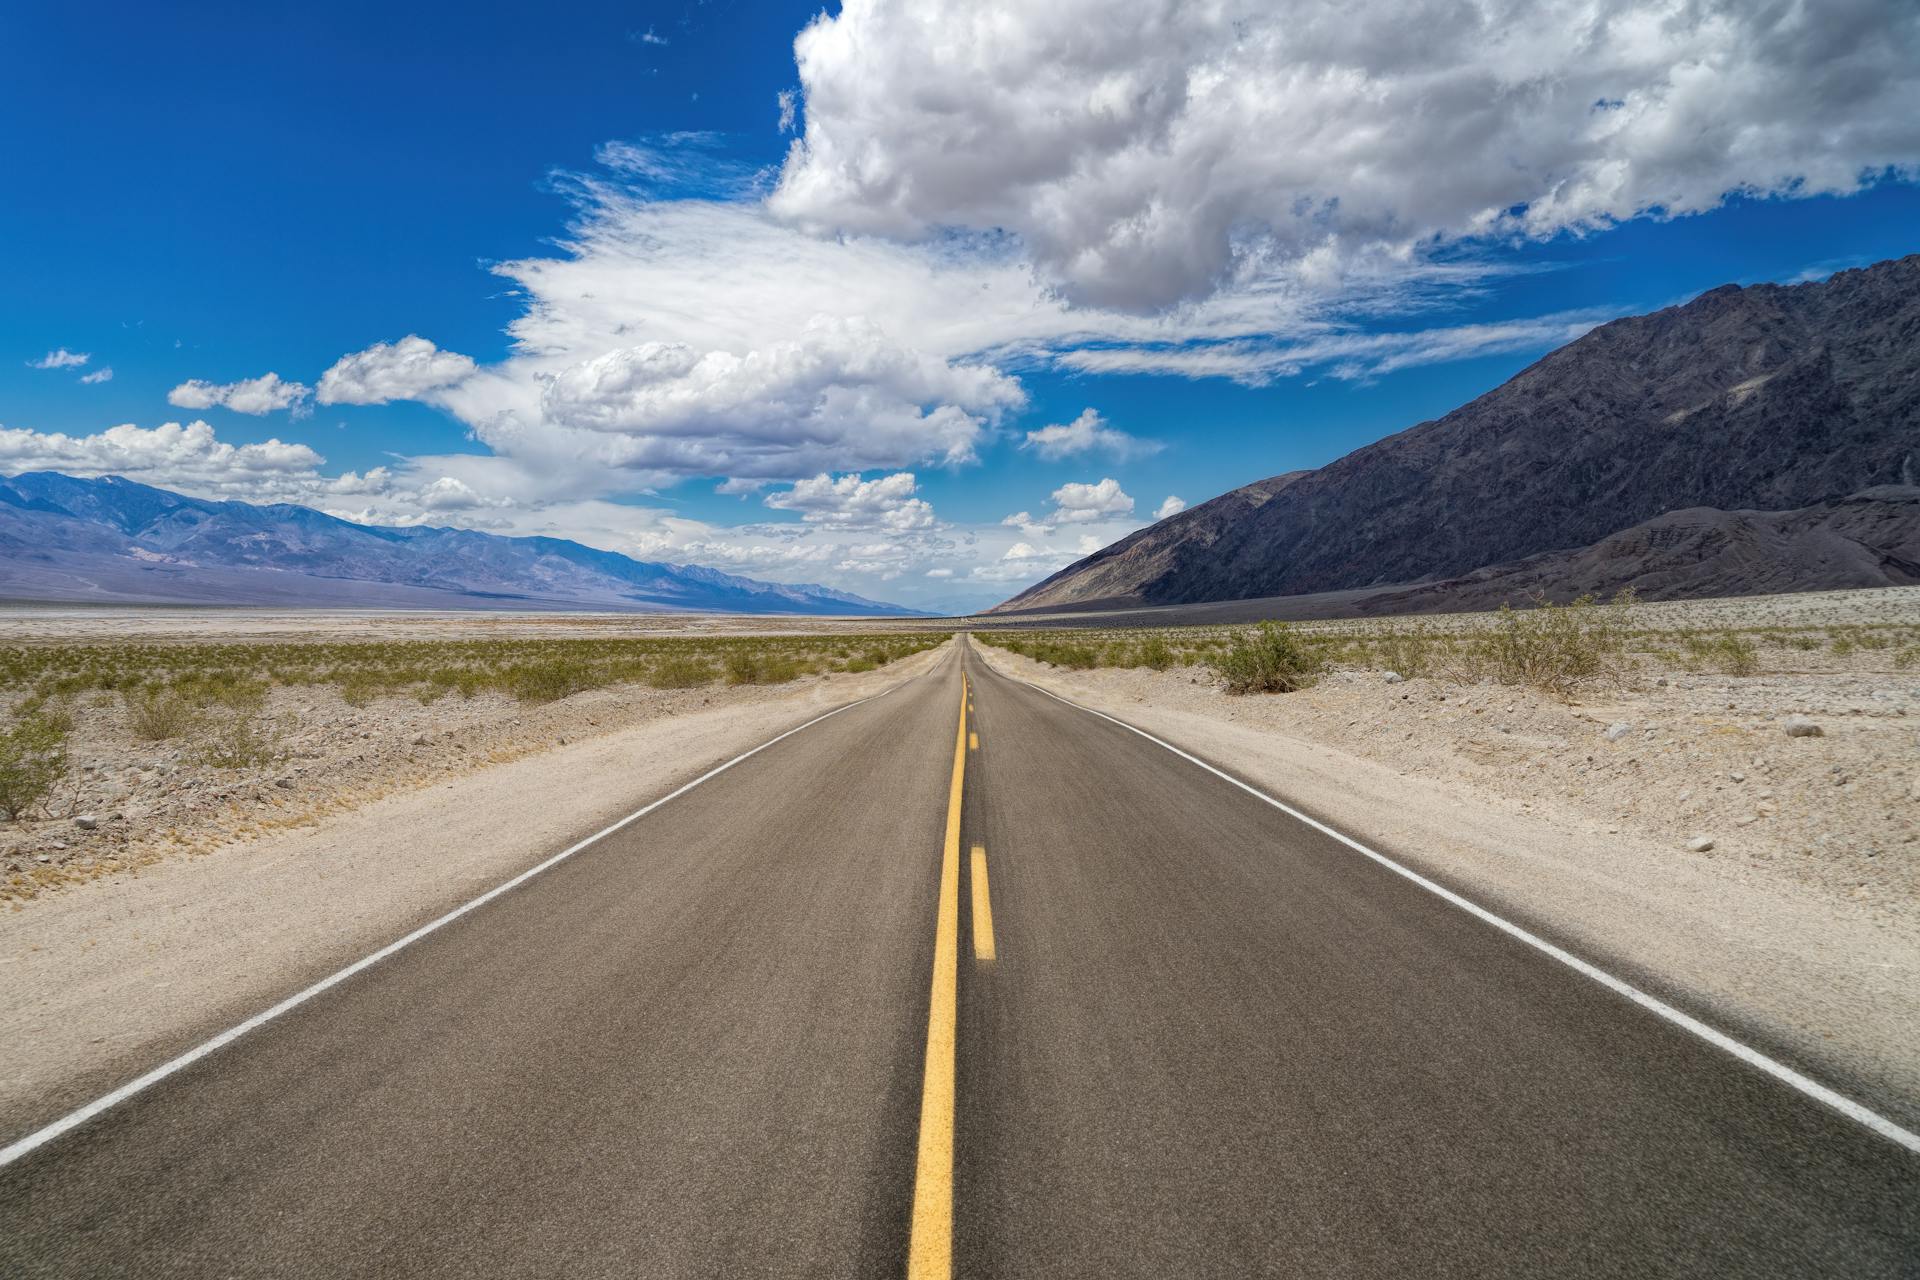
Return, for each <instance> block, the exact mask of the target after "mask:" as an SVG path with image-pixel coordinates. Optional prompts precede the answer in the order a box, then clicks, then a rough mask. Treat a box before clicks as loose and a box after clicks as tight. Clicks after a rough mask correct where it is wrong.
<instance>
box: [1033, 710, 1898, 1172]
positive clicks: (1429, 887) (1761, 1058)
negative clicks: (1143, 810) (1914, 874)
mask: <svg viewBox="0 0 1920 1280" xmlns="http://www.w3.org/2000/svg"><path fill="white" fill-rule="evenodd" d="M996 674H1000V675H1006V673H1005V672H999V673H996ZM1007 678H1008V679H1010V680H1015V681H1018V682H1019V683H1020V684H1024V685H1026V686H1027V687H1028V688H1029V689H1033V690H1036V691H1037V692H1040V693H1044V694H1046V695H1047V696H1048V697H1049V698H1052V699H1053V700H1054V701H1055V702H1061V703H1065V704H1066V705H1067V706H1069V707H1072V708H1074V709H1075V710H1076V711H1084V712H1086V713H1087V714H1088V715H1090V716H1099V717H1100V718H1101V719H1102V720H1106V721H1110V722H1111V723H1113V724H1117V725H1119V726H1120V727H1121V728H1122V729H1126V730H1128V731H1130V732H1132V733H1137V734H1139V735H1140V736H1141V737H1143V738H1145V739H1146V740H1147V741H1148V742H1151V743H1153V744H1155V745H1156V746H1161V747H1165V748H1166V749H1167V750H1168V751H1171V752H1173V754H1175V755H1177V756H1179V757H1180V758H1181V759H1182V760H1185V761H1187V762H1189V763H1190V764H1196V765H1199V766H1200V767H1201V768H1202V769H1205V770H1206V771H1207V772H1208V773H1211V774H1212V775H1214V776H1215V777H1216V778H1221V779H1224V780H1225V781H1227V782H1231V783H1232V784H1233V785H1234V786H1236V787H1238V788H1240V789H1241V790H1242V791H1244V792H1246V793H1247V794H1248V795H1250V796H1253V797H1255V798H1256V799H1259V800H1264V801H1266V802H1267V803H1268V804H1270V805H1272V806H1273V807H1274V808H1276V809H1278V810H1280V812H1282V813H1284V814H1286V815H1287V816H1288V817H1290V818H1292V819H1294V820H1295V821H1296V822H1301V823H1304V824H1306V825H1307V826H1309V827H1312V828H1313V829H1314V830H1315V831H1318V832H1320V833H1321V834H1322V835H1326V836H1330V837H1332V838H1333V839H1335V840H1338V841H1339V842H1340V843H1341V844H1344V845H1346V846H1347V847H1348V848H1349V849H1352V850H1353V851H1354V852H1356V853H1361V854H1365V855H1366V856H1367V857H1369V858H1372V859H1373V860H1374V861H1375V862H1377V863H1379V864H1380V865H1381V866H1383V867H1385V868H1387V870H1389V871H1392V872H1394V873H1395V874H1397V875H1401V876H1404V877H1406V878H1407V879H1408V880H1411V881H1412V882H1413V883H1415V884H1417V885H1419V886H1420V887H1421V888H1422V889H1425V890H1426V891H1427V892H1428V893H1431V894H1434V895H1435V896H1437V897H1440V898H1443V899H1445V900H1446V901H1447V902H1450V903H1452V904H1453V905H1454V906H1456V907H1458V908H1460V909H1461V910H1462V911H1464V912H1466V913H1467V914H1468V915H1471V916H1473V917H1475V918H1476V919H1479V920H1483V921H1485V922H1486V923H1487V924H1490V925H1492V926H1493V927H1494V928H1496V929H1498V930H1500V931H1501V932H1502V933H1505V934H1508V935H1510V936H1512V937H1514V938H1517V939H1519V940H1520V941H1521V942H1524V943H1526V944H1527V945H1528V946H1530V947H1532V948H1533V949H1534V950H1536V951H1539V952H1542V953H1544V954H1546V955H1549V956H1551V957H1553V958H1554V959H1555V960H1558V961H1559V962H1560V963H1561V964H1564V965H1566V966H1567V967H1568V968H1569V969H1572V970H1574V971H1575V972H1576V973H1579V974H1582V975H1584V976H1586V977H1588V978H1591V979H1593V980H1594V981H1595V982H1597V983H1599V984H1600V985H1601V986H1603V987H1605V988H1607V990H1609V991H1612V992H1614V993H1615V994H1616V995H1621V996H1625V997H1626V998H1627V999H1629V1000H1631V1001H1633V1002H1634V1003H1635V1004H1637V1005H1639V1006H1640V1007H1641V1008H1643V1009H1645V1010H1647V1012H1649V1013H1652V1014H1654V1015H1656V1016H1657V1017H1661V1018H1665V1019H1666V1020H1667V1021H1668V1022H1671V1023H1672V1024H1673V1025H1674V1026H1676V1027H1679V1028H1680V1029H1681V1030H1683V1031H1688V1032H1691V1033H1692V1034H1694V1035H1696V1036H1698V1037H1700V1038H1701V1039H1702V1040H1705V1041H1706V1042H1707V1043H1708V1044H1710V1045H1712V1046H1714V1047H1715V1048H1716V1049H1722V1050H1725V1051H1726V1052H1727V1053H1730V1054H1732V1055H1733V1056H1734V1057H1736V1058H1738V1059H1739V1060H1740V1061H1742V1062H1744V1063H1746V1064H1747V1065H1748V1066H1750V1067H1757V1068H1759V1069H1760V1070H1761V1071H1764V1072H1766V1073H1767V1074H1768V1075H1770V1076H1772V1077H1773V1078H1774V1079H1776V1080H1778V1081H1780V1082H1781V1083H1782V1084H1784V1085H1787V1086H1788V1087H1790V1088H1793V1089H1797V1090H1799V1091H1800V1092H1801V1093H1804V1094H1806V1095H1807V1096H1808V1097H1809V1098H1812V1099H1813V1100H1814V1101H1816V1102H1820V1103H1823V1104H1825V1105H1826V1106H1829V1107H1831V1108H1833V1109H1834V1110H1835V1111H1838V1112H1839V1113H1840V1114H1841V1115H1843V1116H1845V1117H1847V1119H1849V1120H1852V1121H1854V1122H1856V1123H1858V1124H1861V1125H1864V1126H1866V1127H1867V1128H1869V1129H1871V1130H1873V1131H1874V1132H1875V1133H1877V1134H1879V1135H1880V1136H1881V1137H1883V1138H1886V1139H1887V1140H1888V1141H1890V1142H1895V1143H1898V1144H1899V1145H1900V1146H1903V1147H1905V1148H1906V1149H1907V1150H1909V1151H1913V1152H1920V1134H1917V1133H1914V1132H1912V1131H1911V1130H1908V1129H1903V1128H1901V1127H1900V1126H1899V1125H1898V1124H1895V1123H1894V1122H1893V1121H1892V1120H1889V1119H1887V1118H1886V1117H1885V1116H1883V1115H1881V1114H1880V1113H1879V1112H1877V1111H1873V1110H1870V1109H1868V1108H1867V1107H1864V1106H1862V1105H1860V1104H1859V1103H1858V1102H1855V1101H1854V1100H1853V1099H1852V1098H1849V1097H1847V1096H1845V1095H1844V1094H1840V1093H1836V1092H1834V1091H1833V1090H1832V1089H1829V1088H1828V1087H1827V1086H1826V1085H1823V1084H1821V1083H1820V1082H1819V1081H1818V1080H1814V1079H1810V1078H1809V1077H1807V1076H1803V1075H1801V1074H1800V1073H1799V1072H1798V1071H1795V1070H1794V1069H1793V1068H1792V1067H1789V1066H1788V1065H1787V1064H1786V1063H1784V1062H1778V1061H1775V1060H1774V1059H1772V1058H1769V1057H1768V1056H1767V1055H1766V1054H1764V1053H1761V1052H1760V1051H1759V1050H1758V1049H1755V1048H1752V1047H1751V1046H1749V1045H1745V1044H1742V1043H1741V1042H1740V1041H1738V1040H1735V1039H1734V1038H1733V1037H1732V1036H1729V1035H1727V1034H1726V1033H1725V1032H1722V1031H1717V1030H1715V1029H1714V1028H1712V1027H1710V1026H1708V1025H1707V1024H1706V1023H1704V1022H1702V1021H1700V1020H1699V1019H1698V1018H1695V1017H1693V1016H1691V1015H1690V1014H1686V1013H1682V1012H1681V1011H1680V1010H1678V1009H1676V1008H1674V1007H1673V1006H1672V1005H1670V1004H1668V1003H1666V1002H1665V1001H1664V1000H1660V999H1657V998H1655V997H1653V996H1650V995H1648V994H1647V993H1646V992H1644V991H1642V990H1640V988H1638V987H1636V986H1634V985H1633V984H1632V983H1630V982H1623V981H1621V980H1620V979H1619V978H1616V977H1614V976H1613V975H1612V974H1610V973H1608V972H1607V971H1606V970H1604V969H1601V968H1597V967H1596V966H1594V965H1591V964H1589V963H1587V962H1586V961H1585V960H1582V959H1581V958H1580V957H1579V956H1576V955H1574V954H1572V953H1571V952H1568V951H1563V950H1562V949H1561V948H1559V947H1556V946H1554V945H1553V944H1552V943H1551V942H1548V941H1547V940H1546V939H1545V938H1542V937H1540V936H1538V935H1537V934H1533V933H1529V932H1528V931H1527V930H1525V929H1523V928H1521V927H1520V926H1519V925H1517V924H1515V923H1513V922H1512V921H1511V920H1508V919H1505V918H1504V917H1502V916H1497V915H1495V914H1494V913H1493V912H1491V911H1489V910H1487V909H1486V908H1485V907H1483V906H1481V905H1479V904H1478V903H1476V902H1471V901H1469V900H1468V899H1466V898H1463V897H1461V896H1460V895H1459V894H1457V893H1455V892H1454V891H1453V890H1451V889H1449V888H1447V887H1446V886H1445V885H1441V884H1437V883H1435V882H1434V881H1432V880H1429V879H1427V877H1425V876H1423V875H1421V874H1420V873H1419V872H1417V871H1414V870H1413V869H1411V868H1409V867H1405V866H1402V865H1401V864H1400V863H1398V862H1395V861H1394V860H1393V859H1392V858H1389V857H1387V856H1386V855H1385V854H1383V853H1380V852H1378V851H1376V850H1373V849H1370V848H1368V847H1367V846H1366V845H1364V844H1361V843H1360V842H1359V841H1358V840H1355V839H1354V838H1353V837H1352V836H1349V835H1345V834H1343V833H1341V832H1339V831H1335V830H1334V829H1333V828H1332V827H1330V826H1328V825H1327V824H1326V823H1324V822H1321V821H1320V820H1319V819H1317V818H1313V817H1310V816H1308V815H1307V814H1304V813H1302V812H1300V810H1298V809H1296V808H1294V807H1293V806H1292V805H1290V804H1287V803H1285V802H1284V801H1281V800H1276V799H1274V798H1273V797H1272V796H1270V795H1268V794H1267V793H1266V792H1264V791H1261V790H1259V789H1257V788H1255V787H1250V786H1248V785H1247V784H1246V783H1244V782H1242V781H1240V779H1238V778H1236V777H1234V776H1233V775H1232V774H1230V773H1225V772H1223V771H1221V770H1219V769H1216V768H1214V767H1213V766H1212V765H1210V764H1208V763H1207V762H1206V761H1205V760H1202V759H1200V758H1199V757H1198V756H1195V755H1190V754H1189V753H1187V752H1185V751H1182V750H1181V749H1180V748H1179V747H1176V746H1174V745H1173V744H1172V743H1171V742H1167V741H1165V740H1163V739H1160V738H1156V737H1154V736H1153V735H1152V734H1150V733H1148V732H1147V731H1146V730H1145V729H1141V728H1137V727H1136V726H1134V725H1130V724H1128V723H1127V722H1126V721H1125V720H1121V719H1119V718H1118V717H1115V716H1110V715H1108V714H1107V713H1106V712H1104V711H1095V710H1094V709H1093V708H1092V707H1085V706H1081V705H1080V704H1079V703H1077V702H1075V701H1073V700H1072V699H1070V698H1063V697H1061V696H1060V695H1059V694H1057V693H1054V692H1053V691H1052V690H1050V689H1043V688H1041V687H1040V686H1039V685H1037V684H1034V683H1033V682H1032V681H1030V680H1021V679H1020V677H1018V676H1007Z"/></svg>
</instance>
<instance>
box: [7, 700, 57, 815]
mask: <svg viewBox="0 0 1920 1280" xmlns="http://www.w3.org/2000/svg"><path fill="white" fill-rule="evenodd" d="M68 728H69V725H68V723H67V721H66V718H65V717H63V716H60V715H57V714H49V713H46V712H37V713H32V714H28V715H23V716H18V717H16V718H15V720H14V722H13V723H12V724H10V725H8V726H7V727H6V728H5V729H4V730H0V816H4V817H6V818H9V819H13V818H20V817H23V816H25V815H26V814H27V813H29V812H31V811H32V810H33V809H34V808H35V807H37V806H39V805H41V804H43V803H44V802H45V801H46V798H47V797H48V796H49V795H50V794H52V792H53V789H54V788H55V787H56V786H58V785H59V784H60V780H61V779H62V778H64V777H66V776H67V731H68Z"/></svg>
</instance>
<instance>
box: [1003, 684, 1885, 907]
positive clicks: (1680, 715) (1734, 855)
mask: <svg viewBox="0 0 1920 1280" xmlns="http://www.w3.org/2000/svg"><path fill="white" fill-rule="evenodd" d="M1796 656H1799V655H1796ZM993 657H994V660H995V661H996V662H1001V661H1005V662H1009V663H1014V664H1016V665H1017V667H1019V668H1021V669H1033V670H1036V671H1040V670H1046V671H1049V674H1051V675H1053V676H1054V677H1055V679H1056V680H1064V681H1065V682H1066V687H1069V688H1077V689H1081V690H1084V691H1086V692H1088V693H1091V694H1097V695H1099V696H1102V697H1105V698H1108V699H1111V700H1114V701H1117V702H1119V703H1120V704H1122V705H1126V704H1129V703H1132V704H1139V703H1148V704H1152V705H1153V706H1155V707H1161V708H1167V709H1171V710H1178V711H1182V712H1188V713H1195V714H1199V715H1203V716H1207V717H1212V718H1215V719H1218V720H1221V721H1224V722H1227V723H1232V724H1236V725H1241V726H1246V727H1249V728H1255V729H1258V730H1261V731H1263V732H1270V733H1273V734H1276V735H1284V736H1286V737H1288V738H1292V739H1296V740H1299V741H1301V742H1304V743H1307V744H1313V745H1318V746H1322V747H1327V748H1332V749H1335V750H1337V751H1340V752H1345V753H1350V754H1352V755H1355V756H1359V757H1362V758H1364V759H1367V760H1370V761H1374V762H1377V763H1380V764H1384V765H1387V766H1389V767H1391V768H1393V769H1395V770H1397V771H1399V772H1401V773H1404V774H1408V775H1414V776H1419V777H1421V778H1424V779H1427V780H1430V781H1441V782H1446V783H1449V784H1457V785H1459V786H1462V787H1464V788H1466V789H1468V790H1469V791H1470V792H1471V794H1473V795H1474V796H1475V797H1476V798H1477V800H1478V801H1480V802H1481V803H1484V804H1486V805H1490V806H1494V807H1497V808H1501V809H1504V810H1506V811H1508V812H1511V813H1516V814H1527V815H1530V816H1533V817H1537V818H1542V819H1545V820H1547V821H1549V822H1551V823H1553V824H1555V825H1558V826H1561V827H1563V828H1567V829H1571V830H1576V831H1579V832H1581V833H1584V834H1588V835H1601V836H1605V835H1609V834H1618V833H1621V832H1626V833H1630V834H1633V835H1635V836H1639V837H1645V838H1648V839H1651V840H1653V841H1655V842H1657V843H1658V844H1659V845H1661V846H1664V847H1665V848H1667V849H1668V850H1670V852H1671V856H1672V857H1674V858H1677V859H1688V860H1693V861H1698V862H1703V863H1709V864H1714V865H1715V866H1717V867H1718V868H1720V869H1721V870H1723V871H1725V872H1726V873H1727V874H1731V875H1735V876H1741V877H1760V878H1766V879H1774V880H1780V881H1787V882H1792V883H1795V884H1798V885H1800V886H1804V887H1806V888H1811V889H1813V890H1815V891H1817V892H1820V893H1823V894H1829V895H1835V896H1839V897H1844V898H1848V899H1852V900H1854V901H1856V902H1859V903H1863V904H1868V905H1870V906H1871V907H1872V908H1873V909H1875V910H1876V911H1879V912H1884V913H1887V914H1889V915H1892V916H1899V917H1902V918H1906V919H1909V920H1913V921H1920V672H1916V671H1905V672H1902V671H1894V670H1875V669H1873V665H1874V663H1875V662H1878V664H1879V665H1880V666H1881V667H1885V666H1886V665H1887V664H1886V661H1885V656H1884V654H1877V655H1876V654H1855V655H1851V656H1849V657H1847V658H1845V659H1833V658H1831V657H1828V658H1826V659H1825V661H1826V662H1827V663H1828V664H1829V665H1844V666H1849V667H1851V668H1852V669H1848V670H1838V671H1766V672H1762V673H1758V674H1755V675H1751V676H1742V677H1735V676H1725V675H1714V674H1700V673H1689V672H1672V673H1665V674H1653V673H1642V674H1634V675H1627V676H1624V677H1621V678H1617V679H1612V680H1605V681H1598V682H1595V683H1594V684H1592V685H1591V686H1589V687H1586V688H1584V689H1582V690H1581V691H1579V692H1578V693H1577V694H1576V695H1575V696H1573V697H1572V698H1570V699H1566V700H1563V699H1561V698H1557V697H1554V696H1552V695H1549V694H1545V693H1541V692H1538V691H1536V690H1532V689H1528V688H1525V687H1514V686H1501V685H1484V684H1483V685H1463V684H1457V683H1451V682H1448V681H1444V680H1434V679H1415V680H1402V679H1400V678H1399V677H1398V676H1397V675H1395V674H1392V673H1388V672H1384V671H1343V672H1335V673H1333V674H1331V675H1329V676H1328V677H1326V678H1325V679H1323V680H1322V681H1321V682H1320V683H1318V684H1316V685H1315V686H1313V687H1312V688H1309V689H1306V690H1303V691H1301V692H1299V693H1293V694H1281V695H1248V696H1242V697H1233V696H1229V695H1228V694H1226V693H1224V692H1223V691H1222V690H1221V688H1220V686H1219V682H1218V681H1217V680H1216V679H1215V678H1214V676H1213V674H1212V673H1211V672H1210V671H1209V670H1207V669H1205V668H1201V667H1185V668H1176V669H1174V670H1172V671H1168V672H1159V673H1156V672H1153V671H1149V670H1145V669H1134V670H1114V669H1106V670H1098V671H1088V672H1076V673H1071V674H1067V673H1058V672H1052V671H1051V669H1048V668H1045V667H1043V666H1041V664H1038V663H1033V662H1031V661H1030V660H1028V659H1025V658H1020V657H1018V656H1017V655H1012V654H1003V653H1000V652H995V653H994V654H993Z"/></svg>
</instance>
